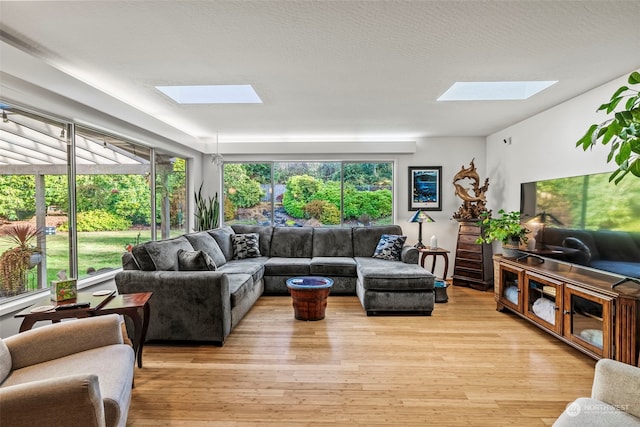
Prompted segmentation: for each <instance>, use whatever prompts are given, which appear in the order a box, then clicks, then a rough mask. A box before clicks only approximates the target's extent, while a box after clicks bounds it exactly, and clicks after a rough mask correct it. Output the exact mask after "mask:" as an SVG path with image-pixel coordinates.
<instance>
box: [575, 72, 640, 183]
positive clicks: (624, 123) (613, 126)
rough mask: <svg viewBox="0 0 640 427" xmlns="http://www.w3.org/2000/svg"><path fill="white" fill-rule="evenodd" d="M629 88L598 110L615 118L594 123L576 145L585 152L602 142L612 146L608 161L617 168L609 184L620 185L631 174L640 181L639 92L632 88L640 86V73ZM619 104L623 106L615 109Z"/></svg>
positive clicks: (635, 75)
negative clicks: (613, 162)
mask: <svg viewBox="0 0 640 427" xmlns="http://www.w3.org/2000/svg"><path fill="white" fill-rule="evenodd" d="M627 82H628V84H629V86H626V85H625V86H621V87H619V88H618V90H616V91H615V92H614V93H613V95H611V98H610V99H609V102H607V103H605V104H602V105H601V106H600V107H598V110H597V111H606V113H607V114H613V117H611V118H609V119H607V120H605V121H603V122H602V123H600V124H593V125H591V126H590V127H589V130H587V133H586V134H585V135H584V136H583V137H582V138H580V140H579V141H578V142H577V143H576V145H577V146H578V147H582V148H583V149H584V150H585V151H586V150H587V149H589V148H593V146H594V145H596V144H597V143H598V141H600V142H601V143H602V144H603V145H607V144H610V145H609V146H610V147H611V148H610V151H609V156H608V157H607V162H610V161H611V160H614V161H615V162H616V164H617V165H618V169H616V170H615V171H614V172H613V173H612V174H611V176H610V177H609V181H614V182H615V183H616V184H618V183H619V182H620V181H621V180H622V179H623V178H624V177H625V176H627V175H628V174H629V172H631V174H632V175H635V176H636V177H638V178H640V92H639V91H638V90H637V89H633V88H632V87H631V86H633V85H640V73H638V72H637V71H634V72H633V73H631V74H630V75H629V78H628V80H627ZM618 105H622V106H623V107H622V108H620V109H618V110H616V108H618Z"/></svg>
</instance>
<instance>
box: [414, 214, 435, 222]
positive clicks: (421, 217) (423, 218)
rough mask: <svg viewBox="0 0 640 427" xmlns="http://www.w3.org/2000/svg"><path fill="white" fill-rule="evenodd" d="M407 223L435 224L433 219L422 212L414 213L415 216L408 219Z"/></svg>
mask: <svg viewBox="0 0 640 427" xmlns="http://www.w3.org/2000/svg"><path fill="white" fill-rule="evenodd" d="M409 222H435V221H434V219H433V218H431V217H430V216H429V215H427V213H426V212H424V211H416V213H415V214H413V216H412V217H411V219H409Z"/></svg>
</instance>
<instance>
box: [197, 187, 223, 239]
mask: <svg viewBox="0 0 640 427" xmlns="http://www.w3.org/2000/svg"><path fill="white" fill-rule="evenodd" d="M203 185H204V183H202V184H200V189H199V190H198V192H197V193H195V195H194V197H195V205H196V212H195V217H196V226H195V229H194V231H205V230H212V229H214V228H218V221H219V219H220V204H219V203H218V192H216V194H215V196H214V197H209V198H204V197H203V196H202V186H203Z"/></svg>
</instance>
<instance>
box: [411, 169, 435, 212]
mask: <svg viewBox="0 0 640 427" xmlns="http://www.w3.org/2000/svg"><path fill="white" fill-rule="evenodd" d="M418 209H420V210H425V211H441V210H442V166H409V210H410V211H417V210H418Z"/></svg>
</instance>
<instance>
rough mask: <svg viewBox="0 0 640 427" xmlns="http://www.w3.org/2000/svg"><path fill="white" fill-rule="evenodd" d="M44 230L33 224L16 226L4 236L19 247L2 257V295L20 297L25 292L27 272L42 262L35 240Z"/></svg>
mask: <svg viewBox="0 0 640 427" xmlns="http://www.w3.org/2000/svg"><path fill="white" fill-rule="evenodd" d="M42 234H43V233H42V230H41V229H40V228H38V227H34V226H33V225H31V224H14V225H12V226H10V227H8V228H7V229H6V234H5V235H4V236H3V237H4V238H5V239H7V240H9V241H10V242H11V243H13V244H16V245H17V246H15V247H13V248H10V249H7V250H6V251H4V252H3V253H2V255H0V280H2V287H1V291H2V295H3V296H13V295H19V294H21V293H23V292H24V291H25V285H26V282H27V271H28V270H29V269H30V268H32V267H33V266H34V265H35V264H37V263H39V262H40V259H39V256H40V253H39V252H38V249H37V247H36V246H35V245H34V244H33V243H34V239H37V238H38V237H39V236H42Z"/></svg>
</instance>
